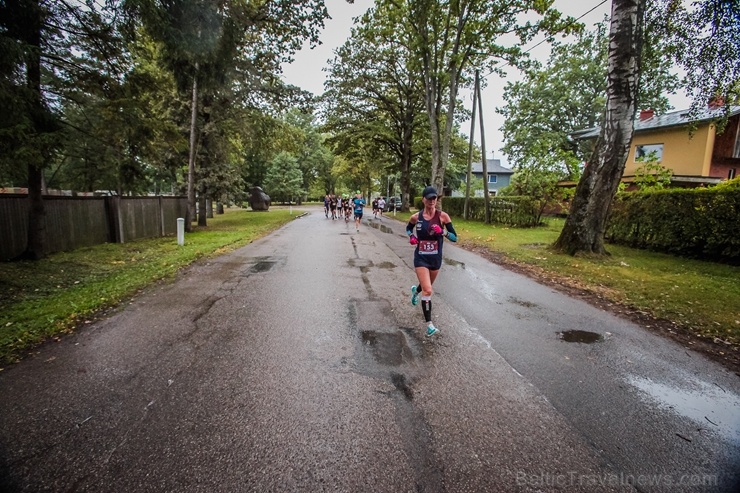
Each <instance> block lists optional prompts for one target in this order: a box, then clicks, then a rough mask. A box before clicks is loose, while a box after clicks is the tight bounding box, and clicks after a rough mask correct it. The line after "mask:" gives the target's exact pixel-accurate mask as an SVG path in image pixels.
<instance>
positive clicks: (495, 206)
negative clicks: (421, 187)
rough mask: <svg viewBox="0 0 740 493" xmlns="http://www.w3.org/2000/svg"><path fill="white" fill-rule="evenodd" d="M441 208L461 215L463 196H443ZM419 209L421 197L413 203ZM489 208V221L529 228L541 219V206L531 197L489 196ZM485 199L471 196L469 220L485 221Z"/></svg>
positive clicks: (536, 224)
mask: <svg viewBox="0 0 740 493" xmlns="http://www.w3.org/2000/svg"><path fill="white" fill-rule="evenodd" d="M442 203H443V209H444V211H445V212H447V213H448V214H449V215H451V216H455V217H463V216H464V213H465V198H464V197H444V198H443V199H442ZM414 205H415V206H416V208H417V209H419V210H421V209H422V208H423V207H424V205H423V204H422V202H421V199H417V200H416V203H415V204H414ZM489 207H490V209H491V222H492V223H499V224H507V225H509V226H518V227H522V228H529V227H533V226H538V225H539V224H540V221H541V216H542V207H541V204H540V201H539V200H536V199H534V198H532V197H519V196H517V197H514V196H507V197H491V198H490V200H489ZM485 211H486V208H485V200H484V199H483V198H478V197H475V198H471V199H469V202H468V219H469V220H471V221H485V219H486V213H485Z"/></svg>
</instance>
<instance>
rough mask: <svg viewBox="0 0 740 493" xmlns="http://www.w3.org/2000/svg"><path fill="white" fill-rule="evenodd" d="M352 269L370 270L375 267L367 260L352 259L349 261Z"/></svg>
mask: <svg viewBox="0 0 740 493" xmlns="http://www.w3.org/2000/svg"><path fill="white" fill-rule="evenodd" d="M347 263H348V264H349V266H350V267H360V268H363V267H365V268H368V267H372V266H373V261H372V260H368V259H366V258H351V259H349V260H347Z"/></svg>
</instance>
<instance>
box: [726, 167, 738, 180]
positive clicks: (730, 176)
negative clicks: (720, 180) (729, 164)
mask: <svg viewBox="0 0 740 493" xmlns="http://www.w3.org/2000/svg"><path fill="white" fill-rule="evenodd" d="M735 173H737V168H730V172H729V173H727V179H728V180H732V179H733V178H735Z"/></svg>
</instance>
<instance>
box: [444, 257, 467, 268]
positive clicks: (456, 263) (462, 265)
mask: <svg viewBox="0 0 740 493" xmlns="http://www.w3.org/2000/svg"><path fill="white" fill-rule="evenodd" d="M442 261H443V262H444V263H445V264H447V265H451V266H452V267H460V268H462V269H464V268H465V262H459V261H457V260H453V259H451V258H447V257H444V258H443V259H442Z"/></svg>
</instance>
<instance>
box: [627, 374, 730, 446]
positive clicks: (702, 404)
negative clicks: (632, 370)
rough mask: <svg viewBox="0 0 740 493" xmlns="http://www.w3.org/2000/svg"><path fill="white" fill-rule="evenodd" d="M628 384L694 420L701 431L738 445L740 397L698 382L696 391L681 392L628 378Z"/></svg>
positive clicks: (675, 388) (659, 384) (677, 389)
mask: <svg viewBox="0 0 740 493" xmlns="http://www.w3.org/2000/svg"><path fill="white" fill-rule="evenodd" d="M627 382H629V383H630V384H631V385H633V386H635V387H637V388H638V389H639V390H641V391H642V392H644V393H645V394H647V395H648V396H649V397H650V398H652V399H653V400H654V401H657V402H658V403H660V404H661V405H662V406H663V407H667V408H669V409H672V410H673V411H675V412H676V413H678V414H680V415H682V416H684V417H687V418H689V419H691V420H693V421H695V422H696V423H697V424H698V425H699V426H700V428H701V429H703V430H710V431H714V432H715V433H719V434H720V435H722V436H723V437H725V438H726V439H728V440H730V441H734V442H736V443H740V396H738V395H737V394H735V393H733V392H731V391H727V390H725V389H723V388H722V387H719V386H718V385H714V384H709V383H707V382H702V381H699V382H697V383H698V385H697V388H696V389H682V388H678V387H672V386H670V385H666V384H662V383H657V382H654V381H652V380H650V379H648V378H643V377H636V376H630V377H628V378H627Z"/></svg>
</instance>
